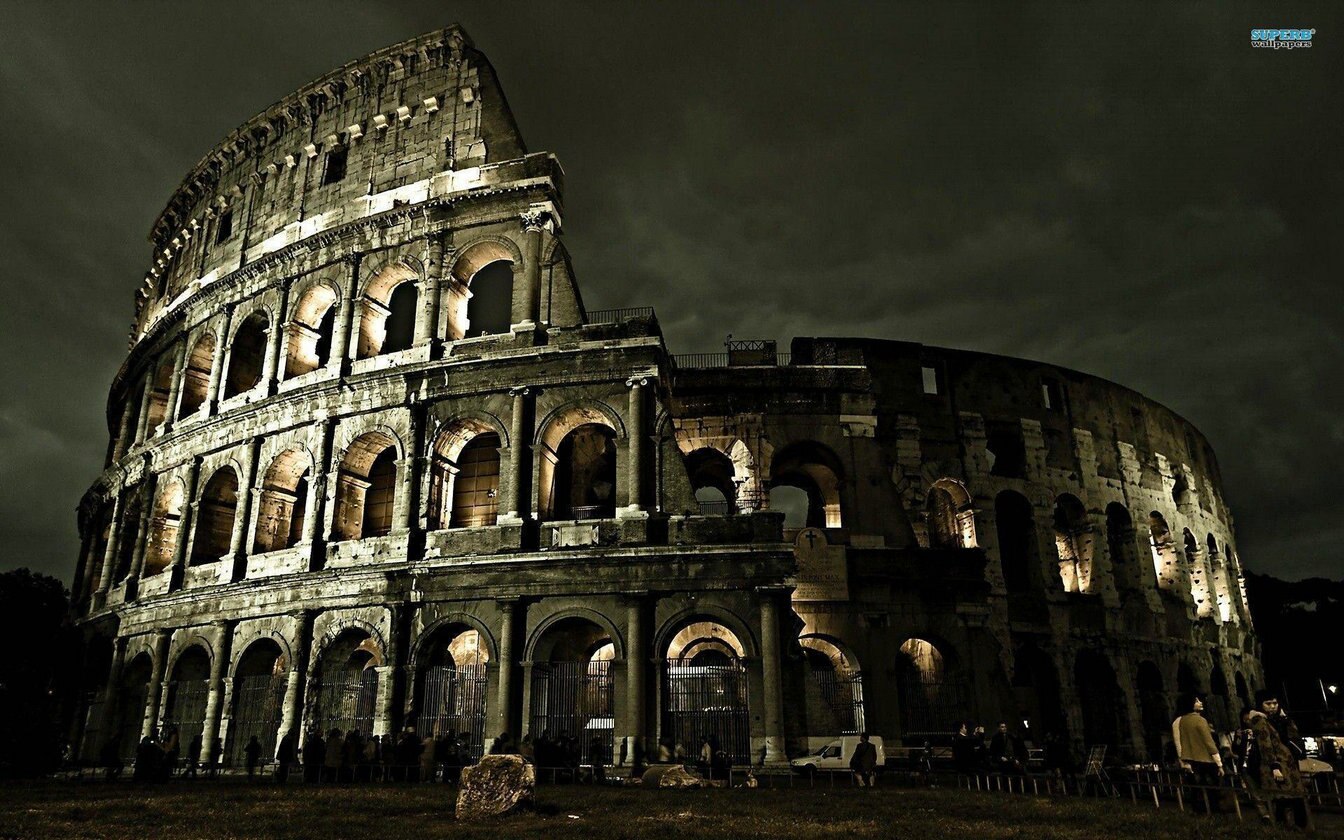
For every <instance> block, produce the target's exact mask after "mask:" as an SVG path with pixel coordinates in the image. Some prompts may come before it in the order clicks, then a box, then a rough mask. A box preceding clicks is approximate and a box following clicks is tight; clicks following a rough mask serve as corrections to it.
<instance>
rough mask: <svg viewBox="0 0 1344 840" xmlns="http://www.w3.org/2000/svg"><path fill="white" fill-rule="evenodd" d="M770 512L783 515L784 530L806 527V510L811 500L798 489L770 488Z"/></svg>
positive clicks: (786, 487) (805, 493)
mask: <svg viewBox="0 0 1344 840" xmlns="http://www.w3.org/2000/svg"><path fill="white" fill-rule="evenodd" d="M769 499H770V510H772V511H774V512H776V513H782V514H784V530H786V531H788V530H794V529H802V528H806V527H807V517H808V508H809V506H810V504H811V500H810V499H809V498H808V495H807V491H806V490H803V489H802V488H800V487H792V486H789V485H784V486H782V487H771V488H770V494H769Z"/></svg>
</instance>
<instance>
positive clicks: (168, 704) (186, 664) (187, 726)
mask: <svg viewBox="0 0 1344 840" xmlns="http://www.w3.org/2000/svg"><path fill="white" fill-rule="evenodd" d="M214 657H215V652H214V650H213V649H212V648H211V646H210V645H209V644H208V643H207V642H206V641H205V640H204V639H202V638H200V637H199V636H195V637H192V638H190V639H185V640H183V644H182V645H181V646H180V647H179V648H178V650H177V651H176V653H175V654H174V655H173V657H172V660H171V661H170V663H169V665H168V668H167V670H165V671H164V675H165V676H164V679H165V680H166V686H165V692H164V706H163V728H164V731H172V730H176V731H177V734H178V738H179V743H180V744H181V745H182V751H183V752H186V751H187V745H189V744H190V743H191V742H192V741H193V740H194V739H196V738H200V737H201V736H202V734H203V732H204V730H205V711H206V699H207V697H208V695H209V690H210V669H211V665H212V662H213V660H214Z"/></svg>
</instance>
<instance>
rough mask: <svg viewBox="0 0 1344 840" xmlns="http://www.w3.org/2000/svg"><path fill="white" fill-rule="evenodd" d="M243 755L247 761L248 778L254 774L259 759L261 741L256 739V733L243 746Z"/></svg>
mask: <svg viewBox="0 0 1344 840" xmlns="http://www.w3.org/2000/svg"><path fill="white" fill-rule="evenodd" d="M243 756H244V758H245V759H246V761H247V777H248V778H249V779H250V778H252V777H253V776H254V775H256V772H257V763H258V762H260V761H261V742H260V741H258V740H257V736H256V735H253V736H252V737H251V739H249V740H248V742H247V745H246V746H244V747H243Z"/></svg>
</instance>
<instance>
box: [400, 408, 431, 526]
mask: <svg viewBox="0 0 1344 840" xmlns="http://www.w3.org/2000/svg"><path fill="white" fill-rule="evenodd" d="M425 410H426V407H425V405H424V404H423V403H421V404H419V405H414V406H411V436H410V440H408V441H406V457H404V458H403V459H402V460H400V461H398V462H397V498H396V499H394V500H393V508H394V518H393V520H392V527H393V528H394V529H395V530H400V531H403V532H406V533H411V534H414V533H417V532H418V531H419V527H418V526H419V524H420V508H421V506H422V505H423V504H424V499H423V498H421V497H420V493H419V490H420V477H421V474H422V473H423V472H425V459H424V458H423V457H421V452H422V451H423V450H424V438H425V424H426V422H427V419H426V417H425Z"/></svg>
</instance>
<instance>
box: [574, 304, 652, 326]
mask: <svg viewBox="0 0 1344 840" xmlns="http://www.w3.org/2000/svg"><path fill="white" fill-rule="evenodd" d="M587 314H588V323H590V324H621V323H624V322H626V321H629V320H630V319H632V318H651V319H653V320H657V319H658V316H657V315H655V314H654V312H653V307H652V306H627V307H625V308H624V309H594V310H592V311H591V312H589V313H587Z"/></svg>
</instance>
